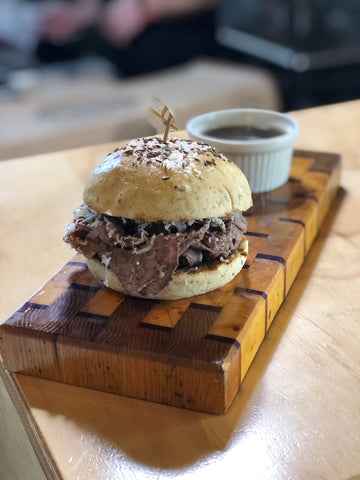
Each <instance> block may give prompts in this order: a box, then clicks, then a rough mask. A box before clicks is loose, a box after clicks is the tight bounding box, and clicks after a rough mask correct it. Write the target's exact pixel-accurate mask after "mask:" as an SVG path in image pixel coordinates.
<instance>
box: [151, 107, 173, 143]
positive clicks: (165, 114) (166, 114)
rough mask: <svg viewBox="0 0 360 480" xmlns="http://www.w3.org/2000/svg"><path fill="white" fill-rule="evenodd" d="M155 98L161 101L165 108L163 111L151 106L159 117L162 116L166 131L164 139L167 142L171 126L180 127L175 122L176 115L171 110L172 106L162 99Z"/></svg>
mask: <svg viewBox="0 0 360 480" xmlns="http://www.w3.org/2000/svg"><path fill="white" fill-rule="evenodd" d="M155 100H156V101H157V102H159V103H160V104H161V105H162V107H163V108H162V110H161V111H157V110H155V109H154V108H151V111H152V112H153V113H154V114H155V115H156V116H157V117H159V118H161V120H162V122H163V124H164V125H165V132H164V137H163V140H164V142H166V141H167V139H168V136H169V132H170V128H172V129H173V130H178V128H177V127H176V125H175V124H174V120H175V117H174V114H173V113H172V111H171V110H170V108H169V107H168V106H167V105H166V104H165V103H164V102H162V101H161V100H160V99H158V98H155Z"/></svg>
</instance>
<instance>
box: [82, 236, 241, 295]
mask: <svg viewBox="0 0 360 480" xmlns="http://www.w3.org/2000/svg"><path fill="white" fill-rule="evenodd" d="M247 254H248V241H247V239H246V238H245V237H244V238H243V240H242V242H241V244H240V246H239V248H238V250H237V251H236V252H235V253H234V254H233V255H232V256H231V258H229V259H228V261H226V262H218V263H217V264H216V265H214V264H212V265H211V266H206V265H203V266H201V267H199V268H197V269H190V268H189V269H181V270H179V271H177V272H176V273H175V274H174V276H173V278H172V280H171V282H170V283H169V284H168V285H167V286H166V287H165V288H164V289H163V290H161V291H160V292H158V293H157V294H156V295H154V296H151V297H143V296H141V295H139V297H141V298H152V299H159V300H176V299H179V298H187V297H192V296H194V295H200V294H202V293H206V292H209V291H211V290H215V289H216V288H220V287H222V286H224V285H225V284H227V283H228V282H230V281H231V280H232V279H233V278H234V277H235V276H236V275H237V274H238V273H239V272H240V270H241V269H242V267H243V265H244V263H245V261H246V258H247ZM87 264H88V268H89V270H90V271H91V273H92V274H93V275H94V277H95V278H97V279H98V280H99V281H100V282H102V283H104V284H105V285H106V286H107V287H109V288H111V289H113V290H116V291H117V292H120V293H124V294H126V292H125V291H124V289H123V286H122V284H121V282H120V280H119V278H118V277H117V275H115V273H114V272H113V271H112V270H111V269H110V268H105V266H104V265H103V264H102V263H101V262H100V260H98V259H96V258H89V259H88V260H87Z"/></svg>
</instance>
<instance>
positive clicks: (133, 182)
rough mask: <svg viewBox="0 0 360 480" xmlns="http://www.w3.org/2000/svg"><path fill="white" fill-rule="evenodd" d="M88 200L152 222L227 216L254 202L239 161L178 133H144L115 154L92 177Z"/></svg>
mask: <svg viewBox="0 0 360 480" xmlns="http://www.w3.org/2000/svg"><path fill="white" fill-rule="evenodd" d="M84 201H85V202H86V203H87V204H88V205H89V206H90V207H92V208H93V209H94V210H95V211H97V212H100V213H105V214H108V215H112V216H115V217H125V218H131V219H138V220H145V221H148V222H156V221H159V220H164V221H168V222H178V221H182V220H197V219H202V218H210V217H221V216H225V215H228V214H230V213H232V212H234V211H236V210H238V211H245V210H247V209H248V208H249V207H250V206H251V205H252V199H251V192H250V188H249V184H248V182H247V180H246V178H245V176H244V174H243V173H242V171H241V170H240V169H239V168H238V167H237V166H236V165H235V164H234V163H233V162H231V161H230V160H228V159H227V158H226V157H225V156H224V155H222V154H220V153H219V152H217V150H215V149H214V148H213V147H210V146H208V145H204V144H200V143H197V142H194V141H190V140H182V139H177V138H170V139H168V141H167V142H163V140H162V139H160V138H145V139H144V138H141V139H138V140H135V141H132V142H131V143H129V144H128V145H126V146H125V147H124V148H122V149H120V150H117V151H115V152H113V153H111V154H109V155H108V156H107V157H106V158H105V160H104V161H103V162H102V163H101V164H100V165H99V166H98V167H97V168H96V169H95V170H94V171H93V173H92V175H91V176H90V178H89V180H88V182H87V184H86V186H85V189H84Z"/></svg>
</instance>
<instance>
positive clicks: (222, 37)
mask: <svg viewBox="0 0 360 480" xmlns="http://www.w3.org/2000/svg"><path fill="white" fill-rule="evenodd" d="M359 91H360V2H359V0H341V1H340V0H69V1H59V0H37V1H36V0H33V1H31V0H26V1H23V0H0V120H1V123H0V125H1V126H0V159H6V158H14V157H18V156H25V155H32V154H35V153H42V152H48V151H54V150H63V149H67V148H73V147H80V146H84V145H91V144H96V143H104V142H114V141H117V140H123V139H126V138H131V137H136V136H142V135H151V134H153V133H156V128H157V127H156V125H155V124H154V122H153V119H152V118H150V116H149V113H148V112H149V107H150V103H151V99H152V98H153V97H159V98H161V99H162V100H163V101H164V102H166V103H167V104H168V105H169V106H170V107H171V108H172V109H173V110H174V113H175V117H176V124H177V126H178V127H179V128H184V127H185V124H186V121H187V120H188V119H189V118H190V117H191V116H194V115H197V114H199V113H203V112H205V111H210V110H214V109H219V108H232V107H256V108H269V109H275V110H279V111H291V110H296V109H301V108H309V107H314V106H318V105H324V104H329V103H335V102H340V101H346V100H351V99H355V98H359Z"/></svg>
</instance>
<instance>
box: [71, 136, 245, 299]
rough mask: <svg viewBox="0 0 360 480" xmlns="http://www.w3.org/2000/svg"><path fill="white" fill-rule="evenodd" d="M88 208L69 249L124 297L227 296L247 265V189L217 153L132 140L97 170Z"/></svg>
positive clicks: (179, 143)
mask: <svg viewBox="0 0 360 480" xmlns="http://www.w3.org/2000/svg"><path fill="white" fill-rule="evenodd" d="M83 202H84V203H83V204H82V205H80V207H78V208H77V209H76V210H75V211H74V218H73V221H72V222H71V223H70V224H68V225H67V227H66V232H65V236H64V241H65V242H66V243H68V244H70V245H71V246H72V247H73V248H74V249H75V250H76V251H77V252H79V253H81V254H83V255H84V256H85V257H86V259H87V265H88V268H89V270H90V271H91V272H92V274H93V275H94V276H95V277H96V278H97V279H98V280H99V281H100V282H102V283H103V284H104V285H105V286H106V287H109V288H111V289H113V290H116V291H118V292H121V293H124V294H126V295H130V296H134V297H141V298H149V299H163V300H173V299H178V298H186V297H190V296H193V295H199V294H202V293H205V292H208V291H211V290H214V289H217V288H219V287H222V286H224V285H225V284H226V283H228V282H229V281H230V280H232V279H233V278H234V277H235V276H236V275H237V274H238V273H239V272H240V270H241V269H242V267H243V265H244V263H245V261H246V258H247V254H248V242H247V239H246V236H245V232H246V228H247V222H246V219H245V218H244V216H243V212H245V211H246V210H247V209H248V208H250V207H251V205H252V198H251V191H250V188H249V184H248V182H247V180H246V178H245V176H244V174H243V173H242V171H241V170H240V169H239V168H238V167H237V166H236V165H235V164H234V163H233V162H231V161H230V160H228V159H227V157H226V156H224V155H223V154H221V153H220V152H218V151H217V150H216V149H215V148H214V147H212V146H209V145H206V144H203V143H198V142H194V141H192V140H187V139H178V138H169V139H167V140H166V141H164V140H163V139H161V138H157V137H152V138H139V139H137V140H133V141H132V142H130V143H128V144H127V145H126V146H124V147H123V148H120V149H116V150H115V151H114V152H112V153H110V154H109V155H108V156H107V157H106V158H105V159H104V160H103V162H102V163H100V164H99V166H97V167H96V168H95V170H94V171H93V172H92V174H91V175H90V178H89V180H88V181H87V183H86V185H85V188H84V193H83Z"/></svg>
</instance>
